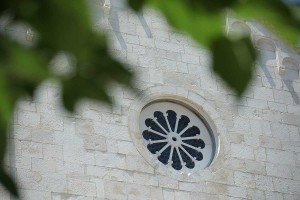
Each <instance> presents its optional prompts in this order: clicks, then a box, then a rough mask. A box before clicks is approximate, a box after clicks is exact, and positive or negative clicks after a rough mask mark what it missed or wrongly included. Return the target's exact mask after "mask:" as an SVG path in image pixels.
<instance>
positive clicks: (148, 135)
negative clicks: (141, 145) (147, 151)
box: [143, 130, 165, 141]
mask: <svg viewBox="0 0 300 200" xmlns="http://www.w3.org/2000/svg"><path fill="white" fill-rule="evenodd" d="M143 138H144V139H145V140H149V139H151V140H153V141H154V140H163V139H165V138H164V137H162V136H160V135H157V134H156V133H152V132H151V131H148V130H145V131H143Z"/></svg>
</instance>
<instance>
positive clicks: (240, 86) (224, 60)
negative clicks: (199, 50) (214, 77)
mask: <svg viewBox="0 0 300 200" xmlns="http://www.w3.org/2000/svg"><path fill="white" fill-rule="evenodd" d="M211 49H212V54H213V66H212V67H213V70H214V71H215V72H216V73H217V74H218V75H219V76H220V77H221V78H222V79H223V80H224V81H225V82H226V83H227V84H228V85H229V86H230V87H231V88H232V89H233V90H234V91H235V92H236V93H237V94H238V95H239V96H240V95H242V93H243V92H244V91H245V89H246V87H247V85H248V84H249V82H250V80H251V77H252V73H253V67H254V62H255V60H256V57H257V56H256V51H255V49H254V47H253V45H252V43H251V40H250V38H241V39H238V40H229V39H228V38H226V37H221V38H218V39H217V40H216V41H214V42H213V44H212V46H211Z"/></svg>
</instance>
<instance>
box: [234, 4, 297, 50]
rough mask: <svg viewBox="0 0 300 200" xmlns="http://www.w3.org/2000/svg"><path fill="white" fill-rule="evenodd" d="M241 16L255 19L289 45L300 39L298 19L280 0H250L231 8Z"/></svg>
mask: <svg viewBox="0 0 300 200" xmlns="http://www.w3.org/2000/svg"><path fill="white" fill-rule="evenodd" d="M233 10H234V12H235V13H236V14H237V15H238V16H239V17H242V18H248V19H255V20H257V21H259V22H261V23H262V24H263V25H264V26H266V27H267V28H268V29H269V30H270V31H272V32H273V33H275V34H277V35H278V36H279V37H280V38H281V39H282V40H284V41H285V42H287V43H288V44H290V45H293V46H294V45H295V44H297V43H298V42H299V39H300V19H299V17H297V16H296V15H295V14H294V12H293V10H292V9H291V8H289V7H288V6H287V5H285V4H284V3H283V2H282V1H281V0H264V1H261V0H251V1H247V2H246V3H244V4H239V5H238V6H236V7H234V8H233Z"/></svg>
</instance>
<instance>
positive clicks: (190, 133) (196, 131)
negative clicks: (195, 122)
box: [181, 126, 200, 137]
mask: <svg viewBox="0 0 300 200" xmlns="http://www.w3.org/2000/svg"><path fill="white" fill-rule="evenodd" d="M199 134H200V129H199V128H198V127H196V126H192V127H191V128H189V129H188V130H186V131H185V132H184V133H183V134H182V135H181V137H192V136H196V135H199Z"/></svg>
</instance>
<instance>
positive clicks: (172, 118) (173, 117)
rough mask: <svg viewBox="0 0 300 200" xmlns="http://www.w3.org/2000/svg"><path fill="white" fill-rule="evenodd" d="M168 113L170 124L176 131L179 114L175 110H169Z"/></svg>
mask: <svg viewBox="0 0 300 200" xmlns="http://www.w3.org/2000/svg"><path fill="white" fill-rule="evenodd" d="M167 113H168V117H167V118H168V121H169V124H170V126H171V129H172V130H171V131H174V130H175V124H176V119H177V114H176V112H174V111H173V110H168V111H167Z"/></svg>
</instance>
